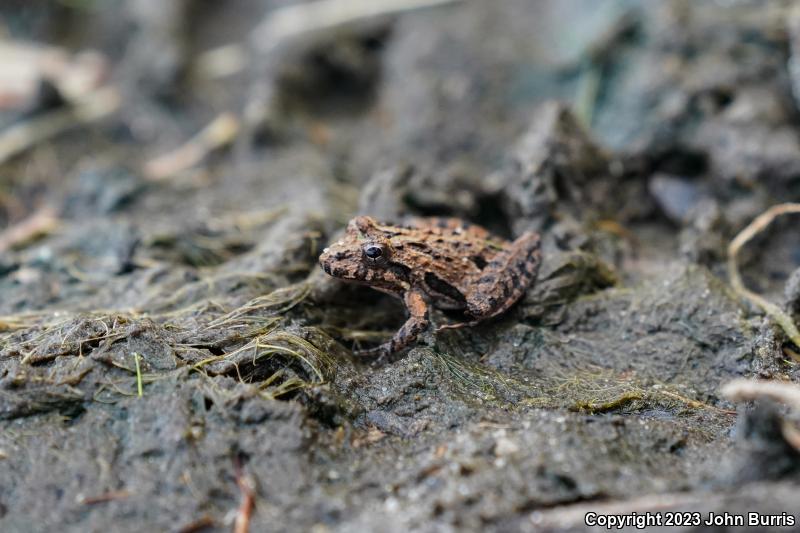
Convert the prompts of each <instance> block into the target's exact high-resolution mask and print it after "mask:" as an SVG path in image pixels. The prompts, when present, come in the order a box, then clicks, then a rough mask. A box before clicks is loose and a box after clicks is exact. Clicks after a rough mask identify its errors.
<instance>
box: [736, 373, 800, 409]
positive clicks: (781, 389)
mask: <svg viewBox="0 0 800 533" xmlns="http://www.w3.org/2000/svg"><path fill="white" fill-rule="evenodd" d="M720 392H721V393H722V395H723V396H725V397H726V398H728V399H730V400H733V401H735V402H743V401H750V400H755V399H756V398H764V397H766V398H769V399H771V400H775V401H777V402H780V403H782V404H785V405H787V406H788V407H790V408H791V409H793V410H795V411H797V412H798V413H800V385H796V384H794V383H789V382H782V381H772V380H766V379H760V380H753V379H735V380H733V381H730V382H728V383H726V384H725V385H723V387H722V389H720Z"/></svg>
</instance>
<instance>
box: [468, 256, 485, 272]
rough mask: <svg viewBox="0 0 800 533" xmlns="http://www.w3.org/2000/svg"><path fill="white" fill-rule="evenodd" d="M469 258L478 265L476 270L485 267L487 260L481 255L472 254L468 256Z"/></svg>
mask: <svg viewBox="0 0 800 533" xmlns="http://www.w3.org/2000/svg"><path fill="white" fill-rule="evenodd" d="M470 260H471V261H472V262H473V263H475V266H476V267H478V270H483V269H484V268H486V265H487V262H486V259H484V258H483V257H482V256H480V255H473V256H471V257H470Z"/></svg>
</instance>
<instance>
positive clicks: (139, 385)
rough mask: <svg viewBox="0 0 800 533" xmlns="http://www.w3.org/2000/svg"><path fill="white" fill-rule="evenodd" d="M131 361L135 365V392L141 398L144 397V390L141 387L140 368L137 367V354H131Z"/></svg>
mask: <svg viewBox="0 0 800 533" xmlns="http://www.w3.org/2000/svg"><path fill="white" fill-rule="evenodd" d="M133 361H134V363H135V364H136V392H137V394H138V395H139V398H141V397H142V396H143V395H144V390H143V387H142V368H141V366H140V365H139V354H138V353H136V352H133Z"/></svg>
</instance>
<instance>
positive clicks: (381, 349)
mask: <svg viewBox="0 0 800 533" xmlns="http://www.w3.org/2000/svg"><path fill="white" fill-rule="evenodd" d="M390 349H391V343H390V342H384V343H383V344H381V345H380V346H376V347H374V348H367V349H364V350H353V355H355V356H356V357H363V358H365V359H366V358H370V357H377V358H378V359H379V360H382V359H385V358H386V357H388V356H389V354H390V353H392V352H391V351H390Z"/></svg>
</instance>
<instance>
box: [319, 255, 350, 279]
mask: <svg viewBox="0 0 800 533" xmlns="http://www.w3.org/2000/svg"><path fill="white" fill-rule="evenodd" d="M345 259H347V253H346V252H344V251H342V250H332V249H330V248H325V249H324V250H322V254H321V255H320V256H319V264H320V266H321V267H322V270H324V271H325V273H326V274H330V275H331V276H336V277H338V272H337V271H338V270H339V269H337V268H336V267H337V266H339V265H340V263H341V261H343V260H345Z"/></svg>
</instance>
